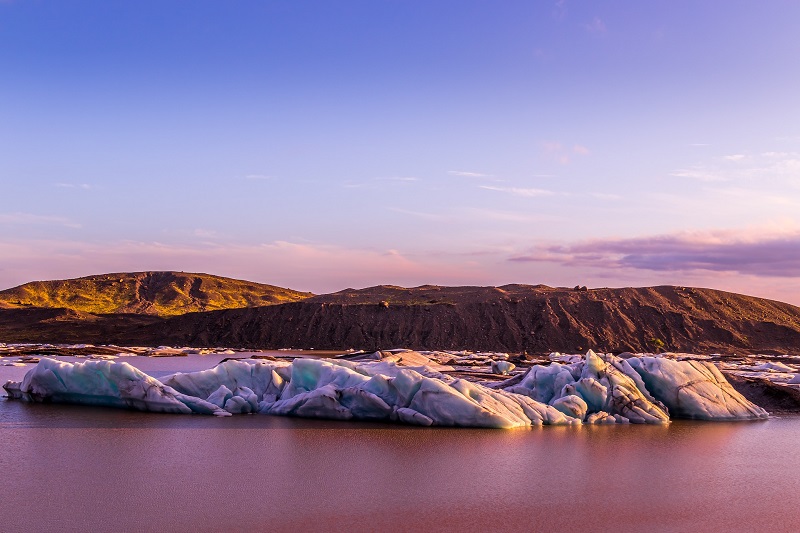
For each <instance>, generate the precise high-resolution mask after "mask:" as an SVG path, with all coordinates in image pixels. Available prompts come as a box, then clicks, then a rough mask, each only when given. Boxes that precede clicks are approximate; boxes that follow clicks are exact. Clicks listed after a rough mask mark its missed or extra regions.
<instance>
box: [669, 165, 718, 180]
mask: <svg viewBox="0 0 800 533" xmlns="http://www.w3.org/2000/svg"><path fill="white" fill-rule="evenodd" d="M670 176H675V177H676V178H689V179H693V180H698V181H706V182H712V181H727V179H726V178H725V177H723V176H721V175H719V174H717V173H716V172H715V171H713V170H710V169H707V168H705V167H699V166H698V167H693V168H681V169H678V170H675V171H674V172H670Z"/></svg>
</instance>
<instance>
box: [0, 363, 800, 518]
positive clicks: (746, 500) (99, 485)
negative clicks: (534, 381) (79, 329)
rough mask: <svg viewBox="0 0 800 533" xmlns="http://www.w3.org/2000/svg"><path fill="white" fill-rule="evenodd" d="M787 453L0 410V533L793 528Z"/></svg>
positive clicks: (672, 438) (791, 443)
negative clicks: (1, 532)
mask: <svg viewBox="0 0 800 533" xmlns="http://www.w3.org/2000/svg"><path fill="white" fill-rule="evenodd" d="M205 357H208V356H205ZM209 362H210V364H212V365H213V364H214V363H215V362H216V361H211V360H210V359H209ZM174 363H175V361H174V360H173V361H168V362H165V363H152V362H151V363H148V364H159V365H161V364H164V365H170V364H174ZM798 442H800V418H793V417H790V418H776V419H771V420H768V421H765V422H751V423H701V422H674V423H672V424H671V425H669V426H667V427H653V426H612V427H608V426H604V427H588V426H587V427H582V428H568V427H545V428H536V429H532V430H512V431H501V430H473V429H444V428H442V429H435V428H433V429H432V428H416V427H406V426H399V425H398V426H395V425H385V424H369V423H344V422H332V421H330V422H329V421H313V420H296V419H288V418H281V417H269V416H260V415H251V416H235V417H228V418H216V417H203V416H185V415H159V414H145V413H136V412H128V411H121V410H113V409H102V408H88V407H80V406H59V405H41V404H25V403H19V402H9V401H5V400H0V479H2V481H3V487H4V490H3V494H2V495H0V523H1V524H2V529H3V530H5V531H17V530H25V531H90V530H94V531H110V530H114V531H163V530H168V531H172V530H176V531H221V530H225V531H228V530H233V531H236V530H272V531H298V530H325V531H354V530H371V531H387V530H420V529H427V530H437V531H442V530H444V531H448V530H449V531H456V530H465V529H468V530H481V531H482V530H508V531H552V530H557V529H568V530H586V531H602V530H610V529H614V530H616V531H709V532H710V531H768V530H769V531H798V530H800V505H798V504H800V490H799V489H800V476H798V472H800V454H798V453H797V452H796V451H797V446H798Z"/></svg>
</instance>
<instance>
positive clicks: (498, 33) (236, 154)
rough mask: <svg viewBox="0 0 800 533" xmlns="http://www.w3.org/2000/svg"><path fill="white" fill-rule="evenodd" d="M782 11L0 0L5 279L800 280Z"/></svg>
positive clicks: (312, 285)
mask: <svg viewBox="0 0 800 533" xmlns="http://www.w3.org/2000/svg"><path fill="white" fill-rule="evenodd" d="M798 17H800V4H798V3H796V2H792V1H788V0H784V1H780V0H776V1H767V2H759V3H754V2H739V1H731V2H701V3H698V2H689V1H670V2H667V1H652V2H638V3H634V2H621V1H608V2H577V1H570V0H566V1H564V0H561V1H553V2H528V1H508V2H502V3H493V2H484V1H477V0H475V1H473V0H458V1H456V0H441V1H436V2H429V1H422V0H419V1H417V0H405V1H382V2H376V1H373V0H352V1H351V0H342V1H338V2H328V1H322V0H320V1H312V0H298V1H296V2H282V1H268V0H265V1H263V2H235V3H229V2H215V1H206V0H195V1H184V0H175V1H171V2H160V1H155V0H143V1H141V2H123V1H117V0H107V1H106V0H103V1H100V0H96V1H94V0H92V1H89V0H75V1H71V2H62V1H59V0H41V1H37V2H28V1H22V0H11V1H5V2H0V72H2V83H0V288H6V287H11V286H14V285H17V284H20V283H24V282H26V281H30V280H33V279H53V278H64V277H77V276H83V275H89V274H95V273H101V272H110V271H140V270H152V269H155V270H184V271H199V272H209V273H214V274H220V275H226V276H232V277H238V278H245V279H250V280H254V281H260V282H265V283H272V284H276V285H282V286H289V287H292V288H295V289H299V290H311V291H314V292H330V291H335V290H339V289H342V288H345V287H356V288H358V287H365V286H370V285H375V284H379V283H388V284H397V285H406V286H414V285H420V284H424V283H436V284H449V285H454V284H476V285H501V284H505V283H531V284H537V283H544V284H548V285H566V286H574V285H576V284H581V285H589V286H631V285H633V286H641V285H657V284H676V285H699V286H708V287H714V288H720V289H727V290H734V291H737V292H744V293H747V294H753V295H758V296H767V297H772V298H776V299H780V300H784V301H789V302H792V303H795V304H800V269H798V267H800V216H798V213H800V126H798V125H799V124H800V106H798V105H797V96H796V95H797V94H800V71H798V69H796V68H794V67H795V65H796V62H797V59H796V58H797V57H800V40H798V39H797V29H796V20H798Z"/></svg>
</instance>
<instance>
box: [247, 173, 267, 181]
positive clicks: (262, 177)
mask: <svg viewBox="0 0 800 533" xmlns="http://www.w3.org/2000/svg"><path fill="white" fill-rule="evenodd" d="M244 179H246V180H253V181H265V180H271V179H273V177H272V176H268V175H266V174H247V175H246V176H245V177H244Z"/></svg>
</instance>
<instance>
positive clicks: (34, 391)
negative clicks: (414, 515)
mask: <svg viewBox="0 0 800 533" xmlns="http://www.w3.org/2000/svg"><path fill="white" fill-rule="evenodd" d="M408 359H409V363H411V364H415V363H419V362H420V361H417V360H415V359H414V358H408ZM423 362H424V361H423ZM441 369H442V367H441V366H435V365H425V364H421V365H420V364H417V366H413V367H412V366H404V364H403V361H402V360H398V359H397V358H396V357H395V358H394V359H392V360H385V359H382V358H381V357H380V356H378V357H376V358H365V359H364V360H357V361H348V360H341V359H328V360H323V359H303V358H300V359H295V360H294V361H292V362H289V361H272V360H263V359H239V360H228V361H225V362H222V363H220V364H218V365H217V366H215V367H214V368H211V369H209V370H203V371H199V372H191V373H177V374H174V375H171V376H169V377H166V378H164V379H163V381H159V380H157V379H155V378H153V377H151V376H149V375H147V374H145V373H143V372H141V371H140V370H138V369H136V368H134V367H133V366H131V365H129V364H128V363H125V362H117V361H94V360H87V361H83V362H78V363H68V362H62V361H57V360H55V359H49V358H42V359H41V361H40V362H39V363H38V364H37V365H36V366H35V367H34V368H32V369H31V370H30V371H28V373H27V374H26V375H25V376H24V378H23V380H22V381H21V382H13V381H9V382H8V383H6V384H5V386H4V388H5V389H6V391H7V392H8V395H9V397H10V398H12V399H17V400H22V401H36V402H61V403H76V404H88V405H105V406H111V407H121V408H128V409H137V410H141V411H152V412H162V413H186V414H188V413H199V414H213V415H217V416H230V415H238V414H247V413H261V414H269V415H281V416H298V417H307V418H328V419H338V420H379V421H391V422H399V423H404V424H414V425H420V426H431V425H436V426H462V427H486V428H516V427H529V426H540V425H578V424H627V423H633V424H666V423H669V421H670V417H679V418H693V419H701V420H748V419H761V418H766V417H767V416H768V415H767V412H766V411H765V410H764V409H761V408H760V407H758V406H756V405H754V404H753V403H751V402H749V401H748V400H746V399H745V398H744V397H743V396H742V395H741V394H739V393H738V392H737V391H736V390H735V389H734V388H733V387H732V386H731V385H730V384H729V383H728V381H727V380H726V379H725V377H724V376H723V375H722V374H721V373H720V371H719V370H718V369H717V368H716V367H715V366H714V365H713V364H711V363H708V362H703V361H675V360H670V359H666V358H658V357H647V356H642V357H632V358H628V359H621V358H619V357H615V356H613V355H611V354H596V353H595V352H593V351H591V350H589V352H587V353H586V355H584V356H583V357H581V358H580V360H576V361H574V362H570V363H568V364H562V363H559V362H552V363H551V364H549V365H547V366H544V365H536V366H533V367H531V368H530V369H529V370H528V371H527V372H526V373H525V374H524V375H523V376H522V378H521V379H519V380H514V381H513V382H509V384H508V386H505V387H503V386H502V385H501V388H491V387H488V386H485V385H481V384H479V383H475V382H472V381H468V380H466V379H457V378H454V377H451V376H449V375H447V374H446V373H443V372H440V370H441ZM512 383H513V384H512Z"/></svg>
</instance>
